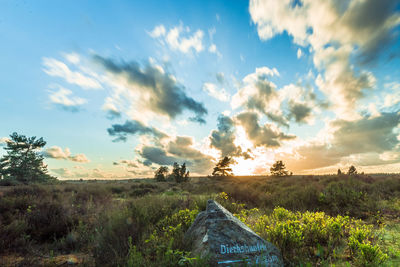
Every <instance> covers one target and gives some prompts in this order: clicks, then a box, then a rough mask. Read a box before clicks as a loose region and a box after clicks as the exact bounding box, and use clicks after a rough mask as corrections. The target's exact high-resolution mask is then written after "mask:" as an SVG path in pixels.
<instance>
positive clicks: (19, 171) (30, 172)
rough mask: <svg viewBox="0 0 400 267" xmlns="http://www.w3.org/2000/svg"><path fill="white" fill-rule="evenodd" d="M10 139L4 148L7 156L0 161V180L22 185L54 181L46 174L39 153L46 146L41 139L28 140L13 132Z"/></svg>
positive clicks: (31, 138) (34, 137)
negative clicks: (12, 181)
mask: <svg viewBox="0 0 400 267" xmlns="http://www.w3.org/2000/svg"><path fill="white" fill-rule="evenodd" d="M10 138H11V139H10V140H8V141H6V143H7V145H6V147H5V148H4V149H5V150H6V151H7V154H6V155H5V156H3V157H2V158H1V159H0V178H2V179H4V180H14V181H17V182H20V183H24V184H28V183H37V182H48V181H53V180H55V177H52V176H50V175H48V174H47V166H46V165H45V164H44V163H43V155H42V154H41V153H40V152H39V150H40V149H41V148H42V147H44V146H45V145H46V142H45V141H44V140H43V138H39V139H36V136H33V137H29V138H28V137H26V136H25V135H19V134H17V133H15V132H14V133H13V134H11V135H10Z"/></svg>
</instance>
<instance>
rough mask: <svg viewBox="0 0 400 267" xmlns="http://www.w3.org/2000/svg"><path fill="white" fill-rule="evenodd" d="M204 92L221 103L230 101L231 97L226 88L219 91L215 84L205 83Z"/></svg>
mask: <svg viewBox="0 0 400 267" xmlns="http://www.w3.org/2000/svg"><path fill="white" fill-rule="evenodd" d="M203 90H204V91H205V92H207V94H208V95H209V96H212V97H214V98H216V99H218V100H219V101H222V102H227V101H229V98H230V95H229V94H228V93H227V92H226V91H225V89H224V88H222V89H220V90H219V89H218V86H217V85H216V84H213V83H204V84H203Z"/></svg>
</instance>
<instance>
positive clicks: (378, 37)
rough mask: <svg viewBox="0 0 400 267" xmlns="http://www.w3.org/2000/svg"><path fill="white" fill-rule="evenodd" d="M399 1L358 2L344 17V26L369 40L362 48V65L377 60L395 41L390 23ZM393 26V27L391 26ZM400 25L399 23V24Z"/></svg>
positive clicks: (373, 0) (372, 0)
mask: <svg viewBox="0 0 400 267" xmlns="http://www.w3.org/2000/svg"><path fill="white" fill-rule="evenodd" d="M398 4H399V1H398V0H385V1H377V0H366V1H358V2H356V3H355V4H354V5H351V8H350V9H349V10H348V11H347V12H346V14H345V15H344V17H343V21H344V25H345V26H347V27H348V28H349V30H350V31H351V32H353V33H355V34H358V35H359V36H360V37H361V38H362V37H365V40H367V41H366V42H365V43H364V45H363V46H362V47H361V53H360V59H361V62H362V63H369V62H371V61H373V60H375V59H376V58H377V56H378V55H379V53H380V52H381V51H382V50H383V49H384V48H385V47H386V46H387V45H388V44H389V43H390V42H391V41H392V40H393V38H394V37H395V35H394V34H392V33H393V32H392V27H393V24H392V23H390V22H389V21H390V20H391V19H394V17H393V16H397V18H398V16H399V12H396V5H398ZM391 24H392V25H391ZM397 24H398V23H397Z"/></svg>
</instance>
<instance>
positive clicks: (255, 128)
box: [236, 112, 296, 147]
mask: <svg viewBox="0 0 400 267" xmlns="http://www.w3.org/2000/svg"><path fill="white" fill-rule="evenodd" d="M236 118H237V120H238V121H239V123H240V124H241V125H242V126H243V127H244V129H245V130H246V133H247V136H248V138H249V139H250V140H251V141H252V142H253V144H254V146H265V147H279V146H280V145H281V143H280V141H282V140H290V139H294V138H296V136H294V135H286V134H284V133H282V132H280V131H279V130H278V129H274V128H273V127H272V125H271V124H265V125H264V126H260V125H259V124H258V115H257V113H254V112H243V113H241V114H239V115H238V116H237V117H236Z"/></svg>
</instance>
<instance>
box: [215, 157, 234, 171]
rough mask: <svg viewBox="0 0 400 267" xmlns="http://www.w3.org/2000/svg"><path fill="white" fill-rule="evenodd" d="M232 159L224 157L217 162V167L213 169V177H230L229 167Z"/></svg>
mask: <svg viewBox="0 0 400 267" xmlns="http://www.w3.org/2000/svg"><path fill="white" fill-rule="evenodd" d="M233 163H234V162H233V159H232V157H227V156H225V157H224V158H223V159H221V160H220V161H218V163H217V165H216V166H215V167H214V170H213V173H212V175H213V176H232V175H233V172H232V168H231V167H230V165H232V164H233Z"/></svg>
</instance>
